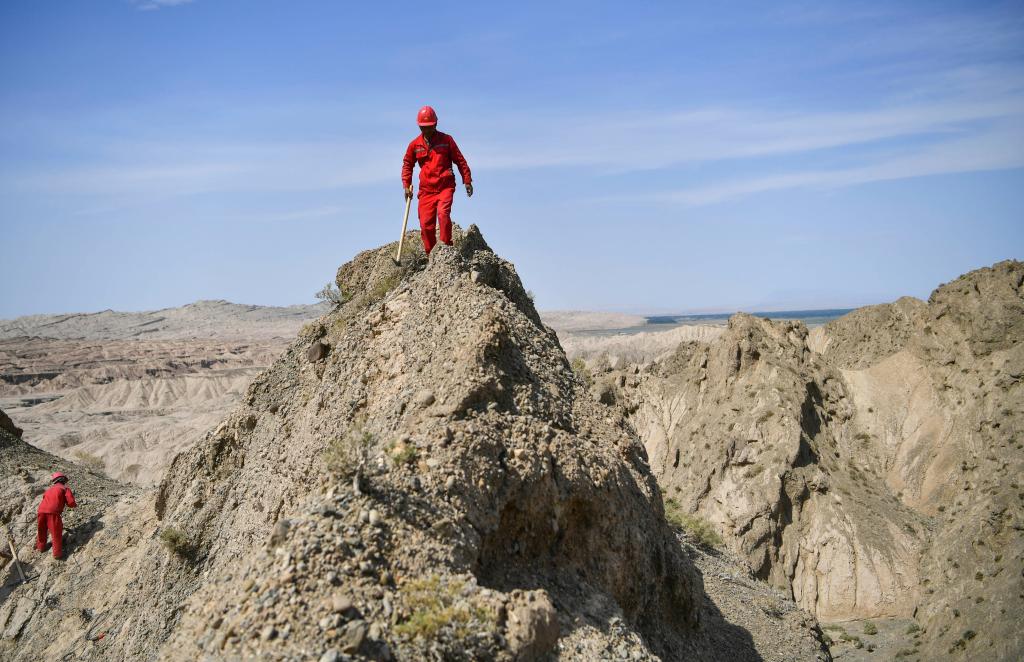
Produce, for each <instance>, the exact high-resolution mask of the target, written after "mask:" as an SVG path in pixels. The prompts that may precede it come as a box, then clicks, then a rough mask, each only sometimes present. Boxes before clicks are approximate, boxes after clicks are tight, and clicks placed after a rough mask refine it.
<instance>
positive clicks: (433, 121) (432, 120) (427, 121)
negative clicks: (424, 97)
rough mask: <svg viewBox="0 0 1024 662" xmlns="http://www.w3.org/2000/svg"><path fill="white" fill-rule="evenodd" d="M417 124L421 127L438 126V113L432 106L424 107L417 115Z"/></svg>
mask: <svg viewBox="0 0 1024 662" xmlns="http://www.w3.org/2000/svg"><path fill="white" fill-rule="evenodd" d="M416 123H417V124H419V125H420V126H437V113H435V112H434V109H433V108H431V107H430V106H423V107H422V108H420V112H418V113H416Z"/></svg>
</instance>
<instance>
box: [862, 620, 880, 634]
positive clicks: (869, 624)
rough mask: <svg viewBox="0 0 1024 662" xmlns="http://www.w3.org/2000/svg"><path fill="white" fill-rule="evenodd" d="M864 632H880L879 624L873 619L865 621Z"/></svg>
mask: <svg viewBox="0 0 1024 662" xmlns="http://www.w3.org/2000/svg"><path fill="white" fill-rule="evenodd" d="M864 634H878V626H876V625H875V624H874V623H872V622H871V621H864Z"/></svg>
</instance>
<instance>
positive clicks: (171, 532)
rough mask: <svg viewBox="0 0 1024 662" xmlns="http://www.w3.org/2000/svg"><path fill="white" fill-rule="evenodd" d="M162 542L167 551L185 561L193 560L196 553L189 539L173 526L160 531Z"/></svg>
mask: <svg viewBox="0 0 1024 662" xmlns="http://www.w3.org/2000/svg"><path fill="white" fill-rule="evenodd" d="M160 542H161V543H163V546H164V547H166V548H167V551H169V552H170V553H172V554H174V555H175V556H177V557H180V558H183V559H189V558H192V555H193V553H194V551H195V550H194V548H193V547H192V543H190V542H189V540H188V537H187V536H186V535H185V534H184V533H182V532H181V531H180V530H178V529H176V528H174V527H173V526H168V527H165V528H164V529H162V530H161V531H160Z"/></svg>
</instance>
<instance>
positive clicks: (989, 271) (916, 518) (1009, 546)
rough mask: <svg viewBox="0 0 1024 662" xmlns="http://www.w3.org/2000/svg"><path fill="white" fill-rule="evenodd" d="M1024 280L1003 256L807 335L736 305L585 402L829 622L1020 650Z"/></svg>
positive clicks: (926, 641)
mask: <svg viewBox="0 0 1024 662" xmlns="http://www.w3.org/2000/svg"><path fill="white" fill-rule="evenodd" d="M1022 283H1024V264H1022V263H1021V262H1015V261H1007V262H1002V263H999V264H997V265H994V266H993V267H991V268H986V269H980V270H978V271H974V272H971V273H969V274H966V275H965V276H963V277H961V278H959V279H957V280H956V281H954V282H952V283H949V284H947V285H943V286H941V287H939V288H938V289H937V290H936V291H935V292H934V293H933V294H932V296H931V297H930V298H929V301H928V302H927V303H925V302H921V301H918V300H916V299H912V298H903V299H900V300H899V301H897V302H895V303H892V304H885V305H880V306H872V307H869V308H864V309H860V310H857V311H854V312H852V313H850V314H849V315H847V316H845V317H843V318H840V319H839V320H836V321H834V322H831V323H829V324H828V325H826V326H825V327H822V328H819V329H815V330H814V331H812V332H811V333H808V332H807V330H806V329H805V328H804V327H803V325H802V324H799V323H796V324H794V323H786V322H771V321H768V320H761V319H756V318H752V317H749V316H745V315H738V316H736V317H734V318H732V319H731V320H730V323H729V327H728V329H727V330H726V332H725V333H724V335H723V336H722V337H720V338H718V339H716V340H713V341H712V342H710V343H708V344H699V343H683V344H681V345H680V346H679V348H678V350H677V351H676V353H675V355H674V356H672V357H671V358H668V359H665V360H663V361H660V362H657V363H655V364H654V365H653V366H650V367H648V368H647V369H645V370H640V369H639V368H632V369H628V370H619V371H610V372H608V371H602V370H600V369H598V371H597V372H598V373H599V374H598V375H597V376H596V378H595V379H596V388H595V397H599V399H601V400H602V401H604V402H615V403H617V404H619V405H622V406H623V407H624V408H625V410H626V411H627V412H628V413H629V415H630V420H631V422H632V424H633V425H634V426H635V428H636V429H637V431H638V433H639V434H640V436H641V437H642V438H643V439H644V440H645V443H646V446H647V449H648V452H649V454H650V458H651V465H652V468H653V469H654V471H655V473H656V475H657V476H658V478H659V482H661V484H662V485H663V487H664V488H666V489H667V490H668V492H669V496H673V497H675V498H677V499H678V500H679V501H680V502H681V504H682V505H683V506H684V507H686V508H688V509H689V510H691V511H693V512H697V513H699V514H700V515H702V516H704V517H706V518H707V519H709V520H710V521H711V522H712V523H714V524H715V525H717V527H718V528H719V530H720V531H721V532H722V533H723V534H725V536H726V539H727V543H728V544H729V546H730V547H731V548H732V549H733V550H734V551H736V552H737V553H740V554H741V555H742V556H743V557H744V558H746V560H747V563H748V564H749V565H750V567H751V568H752V569H753V570H754V571H755V572H756V574H757V575H758V576H761V577H765V578H767V579H768V580H769V581H771V582H773V583H775V584H776V585H778V586H781V587H784V588H787V589H788V590H790V591H791V592H792V595H793V597H794V599H796V600H797V602H798V603H799V604H801V605H802V606H804V607H805V608H807V609H809V610H811V611H813V612H814V613H815V614H816V615H818V616H819V617H820V618H822V619H824V620H848V619H855V618H866V617H876V616H877V617H885V616H907V617H910V616H916V618H917V619H918V621H919V622H920V623H921V624H922V625H923V626H924V627H923V628H922V631H921V632H920V633H916V637H917V639H916V641H917V642H918V646H917V648H916V649H915V650H916V652H917V653H919V654H920V655H922V659H937V658H939V657H946V656H964V657H966V656H970V655H972V654H974V653H976V654H979V655H982V656H984V657H987V658H988V659H1018V658H1019V657H1020V655H1021V653H1022V645H1024V644H1022V639H1021V636H1020V634H1019V628H1018V627H1017V623H1016V619H1015V618H1014V617H1012V616H1009V614H1012V613H1014V612H1015V610H1019V608H1020V600H1021V596H1022V595H1024V586H1022V580H1021V577H1022V574H1021V567H1020V558H1021V557H1022V555H1024V549H1022V544H1024V537H1022V534H1021V530H1022V529H1021V527H1022V522H1024V513H1022V510H1021V506H1022V504H1021V498H1020V496H1021V494H1020V488H1019V483H1018V481H1019V478H1018V477H1019V476H1020V472H1021V469H1022V468H1024V467H1022V466H1021V452H1020V451H1021V445H1020V438H1021V426H1022V421H1021V416H1022V415H1024V414H1022V413H1024V392H1022V387H1021V380H1022V376H1024V345H1022V343H1021V340H1022V339H1024V290H1022ZM1009 559H1013V561H1010V560H1009ZM908 650H910V649H908Z"/></svg>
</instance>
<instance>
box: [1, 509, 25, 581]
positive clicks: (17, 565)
mask: <svg viewBox="0 0 1024 662" xmlns="http://www.w3.org/2000/svg"><path fill="white" fill-rule="evenodd" d="M4 533H6V534H7V545H8V546H9V547H10V548H11V557H12V558H11V562H12V563H14V567H15V568H17V569H18V576H20V577H21V583H22V584H24V583H26V582H28V580H27V579H25V572H24V571H23V570H22V569H21V563H19V562H18V550H17V549H15V548H14V534H13V533H11V529H10V528H9V527H8V526H7V525H6V524H5V525H4Z"/></svg>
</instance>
